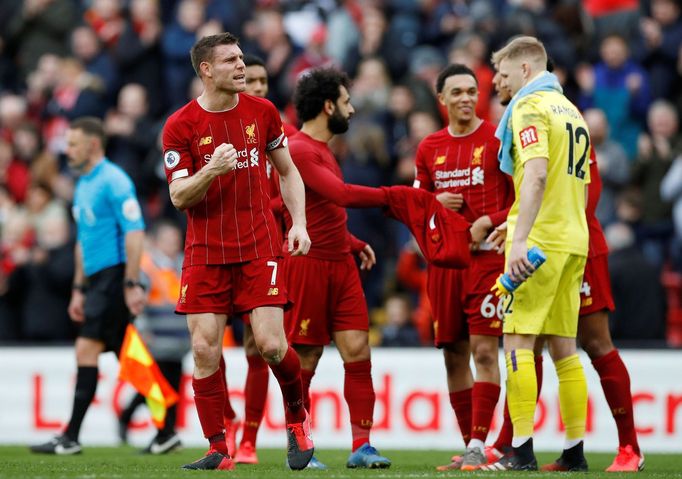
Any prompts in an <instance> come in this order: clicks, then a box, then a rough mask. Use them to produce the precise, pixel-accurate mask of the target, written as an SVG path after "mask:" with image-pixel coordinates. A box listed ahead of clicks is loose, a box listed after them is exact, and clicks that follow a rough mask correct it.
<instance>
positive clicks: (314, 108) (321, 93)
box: [294, 68, 350, 122]
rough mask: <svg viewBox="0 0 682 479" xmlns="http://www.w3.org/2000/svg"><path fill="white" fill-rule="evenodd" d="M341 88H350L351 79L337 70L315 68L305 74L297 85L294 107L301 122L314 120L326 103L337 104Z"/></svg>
mask: <svg viewBox="0 0 682 479" xmlns="http://www.w3.org/2000/svg"><path fill="white" fill-rule="evenodd" d="M341 86H344V87H346V88H349V86H350V79H349V78H348V75H346V74H345V73H344V72H342V71H340V70H337V69H336V68H314V69H312V70H308V71H306V72H305V73H303V74H302V75H301V76H300V77H299V79H298V82H297V83H296V90H295V91H294V106H295V107H296V115H298V119H299V121H301V122H306V121H308V120H312V119H313V118H315V117H316V116H317V115H319V114H320V112H321V111H322V109H323V108H324V102H325V101H326V100H331V101H333V102H336V100H338V99H339V96H340V95H341V93H340V91H339V89H340V87H341Z"/></svg>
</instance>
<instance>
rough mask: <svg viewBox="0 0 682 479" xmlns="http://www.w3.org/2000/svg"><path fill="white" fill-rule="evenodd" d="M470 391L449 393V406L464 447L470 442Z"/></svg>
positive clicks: (470, 389)
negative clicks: (453, 412) (455, 418)
mask: <svg viewBox="0 0 682 479" xmlns="http://www.w3.org/2000/svg"><path fill="white" fill-rule="evenodd" d="M471 391H472V388H469V389H464V390H462V391H456V392H454V393H450V405H451V406H452V409H453V410H454V411H455V416H456V417H457V424H459V430H460V432H461V433H462V439H463V440H464V445H465V446H466V445H467V444H469V441H470V440H471Z"/></svg>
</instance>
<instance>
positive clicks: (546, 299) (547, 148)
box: [482, 37, 590, 471]
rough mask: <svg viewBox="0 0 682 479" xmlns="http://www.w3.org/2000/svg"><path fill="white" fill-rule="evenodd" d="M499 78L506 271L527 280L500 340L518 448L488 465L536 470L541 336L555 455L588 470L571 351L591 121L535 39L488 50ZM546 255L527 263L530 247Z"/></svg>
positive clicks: (578, 368)
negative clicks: (558, 436) (558, 449)
mask: <svg viewBox="0 0 682 479" xmlns="http://www.w3.org/2000/svg"><path fill="white" fill-rule="evenodd" d="M493 62H494V63H495V64H496V65H499V74H500V81H501V83H502V85H503V86H504V87H506V88H508V89H509V90H510V91H511V93H512V95H513V97H512V101H511V103H510V105H509V107H508V108H507V110H506V111H505V114H504V116H503V117H502V120H501V121H500V125H499V126H498V130H497V132H496V136H497V137H498V138H499V139H500V142H501V146H500V153H499V160H500V168H501V169H502V170H503V171H505V172H506V173H508V174H511V175H512V176H513V178H514V190H515V193H516V199H515V201H514V204H513V205H512V208H511V210H510V212H509V216H508V218H507V223H508V233H507V242H506V245H505V256H506V271H507V272H508V273H509V274H510V276H511V279H512V280H513V281H524V283H523V284H521V286H519V287H518V288H517V289H516V291H514V293H513V294H512V295H510V296H511V299H510V304H509V305H508V307H507V308H506V311H508V313H507V314H506V315H505V320H504V321H505V323H504V348H505V354H506V362H507V399H508V403H509V413H510V415H511V418H512V423H513V429H514V435H513V440H512V446H513V447H514V454H513V456H511V457H504V458H503V459H501V460H500V461H498V462H496V463H493V464H489V465H486V466H482V469H487V470H502V471H504V470H536V469H537V461H536V459H535V454H534V452H533V439H532V436H533V419H534V414H535V401H536V397H537V385H536V378H535V364H534V357H533V346H534V344H535V339H536V338H537V336H539V335H543V336H546V337H547V341H548V344H549V351H550V354H551V356H552V359H553V361H554V365H555V368H556V371H557V376H558V378H559V400H560V408H561V417H562V419H563V422H564V425H565V426H566V442H565V445H564V451H563V453H562V456H561V459H560V460H561V461H562V462H563V463H564V464H566V465H567V466H568V469H569V470H575V471H584V470H587V462H586V461H585V456H584V454H583V436H584V434H585V418H586V414H587V384H586V381H585V374H584V371H583V368H582V365H581V364H580V360H579V359H578V356H577V354H576V340H575V337H576V332H577V326H578V310H579V307H580V284H581V280H582V276H583V271H584V269H585V261H586V258H587V251H588V230H587V220H586V217H585V204H586V186H587V184H588V183H589V181H590V173H589V157H590V141H589V133H588V131H587V126H586V124H585V122H584V120H583V118H582V116H581V114H580V112H579V111H578V109H577V108H576V107H575V106H574V105H573V104H572V103H571V102H570V101H568V99H566V97H565V96H564V95H563V93H562V89H561V86H560V85H559V82H558V80H557V78H556V77H555V76H554V75H553V74H551V73H549V72H548V71H547V70H546V65H547V53H546V52H545V48H544V46H543V45H542V43H541V42H540V41H539V40H537V39H536V38H533V37H518V38H516V39H514V40H512V41H511V42H509V43H508V44H507V45H506V46H505V47H504V48H502V49H501V50H499V51H498V52H496V53H495V54H494V55H493ZM531 246H538V247H539V248H540V249H541V250H542V251H544V253H545V254H546V256H547V261H546V262H545V264H544V265H543V266H542V267H541V268H539V269H538V270H537V271H533V267H532V265H531V263H530V262H529V261H528V258H527V254H528V249H529V248H530V247H531Z"/></svg>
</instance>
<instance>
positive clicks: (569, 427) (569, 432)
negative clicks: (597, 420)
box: [554, 354, 587, 441]
mask: <svg viewBox="0 0 682 479" xmlns="http://www.w3.org/2000/svg"><path fill="white" fill-rule="evenodd" d="M554 366H555V367H556V374H557V376H558V378H559V408H560V409H561V420H562V421H563V423H564V426H565V427H566V439H568V440H569V441H570V440H572V439H582V438H583V437H584V436H585V420H586V418H587V381H586V380H585V372H584V371H583V366H582V364H580V359H579V358H578V355H577V354H573V355H571V356H568V357H566V358H563V359H560V360H558V361H555V362H554Z"/></svg>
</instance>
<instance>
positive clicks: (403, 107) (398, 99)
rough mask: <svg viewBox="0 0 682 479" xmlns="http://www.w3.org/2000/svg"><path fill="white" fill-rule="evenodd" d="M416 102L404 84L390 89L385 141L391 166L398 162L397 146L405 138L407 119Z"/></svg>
mask: <svg viewBox="0 0 682 479" xmlns="http://www.w3.org/2000/svg"><path fill="white" fill-rule="evenodd" d="M415 106H416V100H415V98H414V94H413V93H412V90H410V88H409V86H407V85H405V84H398V85H395V86H394V87H393V88H391V91H390V95H389V100H388V105H387V108H388V112H387V118H386V120H385V124H386V128H385V131H386V141H387V144H388V152H389V154H390V156H391V164H393V165H394V164H395V163H397V161H398V156H399V152H398V145H399V142H400V140H401V139H403V138H405V137H406V136H407V118H408V116H409V114H410V112H411V111H412V110H414V109H415Z"/></svg>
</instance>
